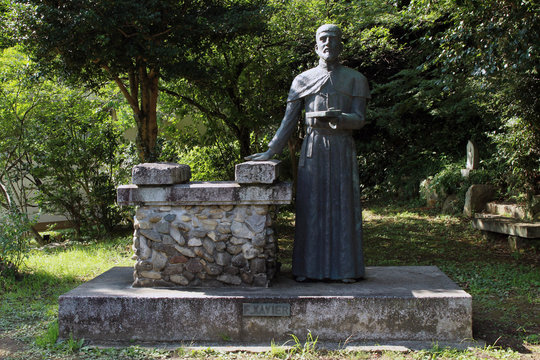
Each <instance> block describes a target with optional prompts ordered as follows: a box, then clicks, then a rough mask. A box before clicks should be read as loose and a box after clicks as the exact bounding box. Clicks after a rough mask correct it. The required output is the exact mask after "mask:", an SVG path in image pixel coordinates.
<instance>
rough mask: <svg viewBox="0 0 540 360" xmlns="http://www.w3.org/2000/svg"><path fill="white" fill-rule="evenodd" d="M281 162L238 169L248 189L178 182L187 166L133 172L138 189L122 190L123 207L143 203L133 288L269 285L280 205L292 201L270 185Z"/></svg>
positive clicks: (280, 186)
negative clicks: (278, 206) (275, 228)
mask: <svg viewBox="0 0 540 360" xmlns="http://www.w3.org/2000/svg"><path fill="white" fill-rule="evenodd" d="M277 165H278V163H277V162H276V161H268V162H260V163H255V162H250V163H244V164H240V165H239V166H238V167H237V169H238V168H240V169H242V171H243V172H242V175H241V176H238V175H237V177H239V178H242V179H243V181H244V182H246V183H249V185H242V184H238V183H236V182H191V183H186V184H179V182H183V181H186V180H188V179H189V177H187V176H186V175H188V174H189V167H188V169H187V170H186V168H185V167H186V165H175V164H142V165H138V166H137V167H135V168H134V171H133V182H134V183H138V184H139V185H124V186H120V187H119V188H118V204H120V205H138V209H137V211H136V214H135V218H134V228H135V232H134V236H133V250H134V252H135V255H134V260H136V264H135V271H134V274H133V276H134V279H135V281H134V283H133V286H134V287H176V286H192V287H193V286H203V287H219V286H228V285H241V286H263V287H264V286H268V284H269V283H270V281H271V280H272V279H273V278H274V276H275V275H276V273H277V270H278V264H277V242H276V238H275V236H274V230H273V228H272V222H273V218H274V211H275V206H276V205H280V204H288V203H290V202H291V200H292V188H291V185H290V184H289V183H274V184H272V185H269V184H266V183H268V182H269V181H268V179H271V178H273V180H272V181H271V182H275V180H276V178H277V175H276V174H277ZM261 167H262V168H261ZM263 169H264V174H263V176H261V173H260V172H261V171H262V170H263ZM250 174H251V178H250ZM152 182H162V183H152ZM261 182H263V183H264V184H261Z"/></svg>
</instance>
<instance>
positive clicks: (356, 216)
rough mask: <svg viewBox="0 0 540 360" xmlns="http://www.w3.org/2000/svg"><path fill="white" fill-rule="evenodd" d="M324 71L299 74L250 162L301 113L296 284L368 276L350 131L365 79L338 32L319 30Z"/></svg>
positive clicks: (276, 142)
mask: <svg viewBox="0 0 540 360" xmlns="http://www.w3.org/2000/svg"><path fill="white" fill-rule="evenodd" d="M316 41H317V44H316V45H315V52H316V53H317V55H319V58H320V60H319V66H317V67H315V68H313V69H310V70H308V71H306V72H303V73H302V74H300V75H298V76H297V77H296V78H295V79H294V81H293V83H292V86H291V89H290V91H289V96H288V99H287V109H286V111H285V116H284V118H283V120H282V122H281V126H280V127H279V129H278V131H277V133H276V134H275V136H274V138H273V139H272V141H271V142H270V143H269V144H268V148H269V149H268V151H266V152H264V153H258V154H254V155H251V156H248V157H247V158H246V159H247V160H268V159H270V158H271V157H272V156H274V155H275V154H277V153H280V152H281V151H282V150H283V148H284V147H285V145H286V143H287V140H288V139H289V137H290V136H291V134H292V133H293V132H294V129H295V128H296V123H297V121H298V118H299V115H300V114H301V112H302V108H303V109H304V110H305V125H306V137H305V139H304V142H303V144H302V148H301V153H300V161H299V163H298V183H297V192H296V227H295V240H294V250H293V275H294V276H295V277H296V280H297V281H304V280H306V279H313V280H342V281H344V282H353V281H355V280H356V279H360V278H362V277H364V271H365V268H364V260H363V251H362V209H361V206H360V184H359V178H358V165H357V160H356V149H355V144H354V140H353V137H352V132H353V130H358V129H361V128H362V127H363V126H364V124H365V109H366V100H367V99H369V98H370V92H369V86H368V83H367V80H366V78H365V77H364V76H363V75H362V74H360V73H359V72H358V71H356V70H353V69H350V68H347V67H345V66H342V65H341V64H340V63H339V55H340V53H341V50H342V48H343V46H342V42H341V30H340V29H339V27H337V26H336V25H328V24H327V25H323V26H321V27H319V29H317V33H316Z"/></svg>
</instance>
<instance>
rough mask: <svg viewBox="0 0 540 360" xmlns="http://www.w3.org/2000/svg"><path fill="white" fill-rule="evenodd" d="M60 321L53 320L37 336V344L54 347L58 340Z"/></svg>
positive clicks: (43, 346)
mask: <svg viewBox="0 0 540 360" xmlns="http://www.w3.org/2000/svg"><path fill="white" fill-rule="evenodd" d="M58 334H59V330H58V321H53V322H52V323H50V324H49V326H48V327H47V330H46V331H45V332H44V333H43V334H41V335H40V336H38V337H37V338H36V345H37V346H39V347H41V348H45V349H48V348H52V347H54V345H56V340H58Z"/></svg>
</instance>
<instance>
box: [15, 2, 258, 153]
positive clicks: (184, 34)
mask: <svg viewBox="0 0 540 360" xmlns="http://www.w3.org/2000/svg"><path fill="white" fill-rule="evenodd" d="M15 2H16V3H17V4H18V6H17V7H16V9H15V10H16V11H14V16H15V19H16V28H17V39H18V40H19V41H21V42H23V43H24V44H26V45H27V48H28V49H29V50H30V51H31V53H32V55H33V58H34V59H35V60H36V61H37V62H38V63H39V64H40V65H41V66H42V68H43V69H45V70H47V71H51V70H54V71H60V73H61V74H63V76H66V77H68V78H70V79H72V80H75V81H79V82H83V83H84V84H86V85H90V86H94V87H95V86H99V84H100V83H101V82H102V81H105V80H113V81H114V82H115V83H116V85H117V86H118V88H119V89H120V91H121V92H122V94H123V96H124V97H125V99H126V100H127V102H128V104H129V106H130V107H131V109H132V111H133V115H134V119H135V122H136V125H137V129H138V133H137V145H138V149H139V155H140V158H141V160H143V161H152V160H154V159H155V158H156V156H157V154H156V139H157V132H158V119H157V101H158V94H159V82H160V79H161V78H163V77H165V78H167V77H170V78H173V77H178V76H182V75H183V74H189V73H190V72H192V70H193V69H194V68H196V67H194V66H193V59H194V58H196V57H197V55H196V54H199V53H201V52H203V51H205V50H206V49H208V48H209V47H211V46H213V44H215V43H217V42H221V41H225V42H227V41H230V40H231V39H233V38H235V37H236V36H239V35H241V34H246V33H250V32H252V31H254V30H255V29H257V28H258V27H260V26H261V23H260V21H259V20H258V19H259V13H260V7H261V2H260V1H243V0H197V1H191V0H186V1H181V0H150V1H131V0H114V1H110V0H97V1H91V0H69V1H62V2H58V1H53V0H45V1H41V0H17V1H15Z"/></svg>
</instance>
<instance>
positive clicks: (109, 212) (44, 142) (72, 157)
mask: <svg viewBox="0 0 540 360" xmlns="http://www.w3.org/2000/svg"><path fill="white" fill-rule="evenodd" d="M58 95H59V98H57V99H56V103H55V104H54V105H51V107H50V108H49V109H48V111H47V112H42V113H40V114H39V115H38V117H37V119H36V126H37V129H36V131H39V133H40V136H39V137H37V136H36V139H37V140H36V141H35V142H34V143H33V144H32V153H33V155H34V160H35V166H34V168H33V169H32V174H33V175H34V177H36V178H38V179H40V183H39V184H38V190H39V193H38V196H37V199H38V202H39V204H40V206H41V207H42V208H44V209H45V210H46V211H49V212H51V213H57V214H64V215H65V216H67V217H68V219H69V220H70V221H71V222H72V223H73V225H74V227H75V230H76V231H77V236H78V237H79V238H80V237H81V236H82V235H83V234H84V235H86V236H88V235H103V234H104V233H105V232H110V231H111V230H112V228H113V227H114V225H116V224H117V223H118V222H119V221H120V220H121V214H120V210H119V208H118V207H117V206H116V205H115V199H116V185H117V182H118V181H122V180H123V178H124V176H125V175H122V172H123V169H122V165H123V160H122V159H121V158H120V157H119V156H118V153H119V150H120V149H121V146H120V145H121V143H120V141H121V132H120V129H119V128H118V127H117V126H116V124H115V123H114V121H113V119H112V118H111V117H110V115H109V114H108V112H107V111H106V109H103V104H102V103H101V101H100V100H99V99H92V98H91V97H89V95H88V94H85V93H80V92H71V91H68V92H67V93H63V94H58ZM38 129H39V130H38Z"/></svg>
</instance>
